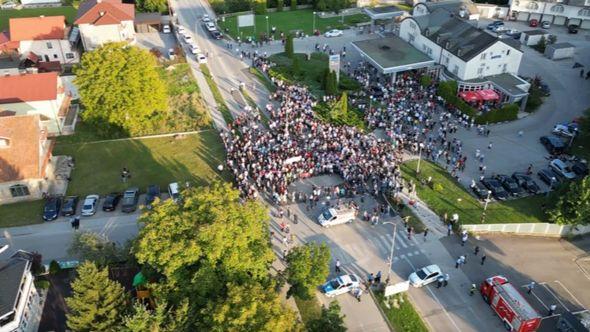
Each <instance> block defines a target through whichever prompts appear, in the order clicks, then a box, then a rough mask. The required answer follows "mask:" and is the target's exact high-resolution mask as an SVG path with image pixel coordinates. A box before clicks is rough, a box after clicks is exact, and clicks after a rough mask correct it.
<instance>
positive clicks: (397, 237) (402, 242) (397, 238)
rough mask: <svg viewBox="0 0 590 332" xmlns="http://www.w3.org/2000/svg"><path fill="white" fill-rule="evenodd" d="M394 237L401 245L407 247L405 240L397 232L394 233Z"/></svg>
mask: <svg viewBox="0 0 590 332" xmlns="http://www.w3.org/2000/svg"><path fill="white" fill-rule="evenodd" d="M395 239H396V241H397V242H399V243H400V244H401V245H402V247H404V248H407V247H408V245H407V244H406V241H405V240H404V237H403V236H400V235H399V234H396V235H395Z"/></svg>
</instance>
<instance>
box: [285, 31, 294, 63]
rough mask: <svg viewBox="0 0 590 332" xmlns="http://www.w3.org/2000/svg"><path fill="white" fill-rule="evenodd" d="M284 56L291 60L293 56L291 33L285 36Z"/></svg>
mask: <svg viewBox="0 0 590 332" xmlns="http://www.w3.org/2000/svg"><path fill="white" fill-rule="evenodd" d="M285 54H286V55H287V57H289V58H291V59H292V58H293V56H294V55H295V48H294V46H293V34H291V33H288V34H287V39H286V40H285Z"/></svg>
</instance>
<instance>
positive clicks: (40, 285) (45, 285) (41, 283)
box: [35, 280, 51, 289]
mask: <svg viewBox="0 0 590 332" xmlns="http://www.w3.org/2000/svg"><path fill="white" fill-rule="evenodd" d="M50 285H51V284H50V283H49V280H35V287H36V288H37V289H49V286H50Z"/></svg>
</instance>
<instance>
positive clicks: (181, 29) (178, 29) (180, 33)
mask: <svg viewBox="0 0 590 332" xmlns="http://www.w3.org/2000/svg"><path fill="white" fill-rule="evenodd" d="M176 31H178V34H179V35H181V36H184V35H186V29H185V28H184V27H183V26H182V25H179V26H178V27H177V28H176Z"/></svg>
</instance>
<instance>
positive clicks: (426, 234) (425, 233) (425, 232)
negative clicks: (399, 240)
mask: <svg viewBox="0 0 590 332" xmlns="http://www.w3.org/2000/svg"><path fill="white" fill-rule="evenodd" d="M426 236H428V227H427V228H425V229H424V242H426Z"/></svg>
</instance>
